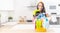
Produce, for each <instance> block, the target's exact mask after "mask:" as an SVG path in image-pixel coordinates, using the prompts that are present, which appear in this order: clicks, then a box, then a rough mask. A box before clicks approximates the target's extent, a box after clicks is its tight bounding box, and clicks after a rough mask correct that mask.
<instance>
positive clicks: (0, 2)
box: [0, 0, 14, 10]
mask: <svg viewBox="0 0 60 33" xmlns="http://www.w3.org/2000/svg"><path fill="white" fill-rule="evenodd" d="M0 10H14V0H0Z"/></svg>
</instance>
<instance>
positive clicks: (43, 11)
mask: <svg viewBox="0 0 60 33" xmlns="http://www.w3.org/2000/svg"><path fill="white" fill-rule="evenodd" d="M39 3H41V4H42V7H43V9H42V10H40V11H41V13H45V7H44V3H43V2H39ZM39 3H38V5H39ZM38 5H37V9H39V8H38Z"/></svg>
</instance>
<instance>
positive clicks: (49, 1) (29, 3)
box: [0, 0, 60, 21]
mask: <svg viewBox="0 0 60 33" xmlns="http://www.w3.org/2000/svg"><path fill="white" fill-rule="evenodd" d="M42 1H43V2H44V4H45V8H46V11H47V13H49V14H50V13H52V12H56V13H58V15H59V14H60V7H59V6H58V4H60V0H42ZM38 2H40V0H0V10H3V11H4V10H5V11H7V12H8V11H9V10H13V11H12V12H13V13H11V15H12V14H13V18H14V20H16V21H17V20H18V19H19V17H20V16H27V19H32V12H33V10H35V9H36V5H37V3H38ZM53 5H54V6H56V9H49V8H50V6H53ZM0 12H1V11H0ZM7 12H5V14H6V15H7ZM2 13H4V12H2ZM5 14H4V15H5ZM2 18H3V17H2ZM4 18H5V17H4ZM5 19H6V20H7V18H5ZM5 19H3V20H5ZM6 20H5V21H6Z"/></svg>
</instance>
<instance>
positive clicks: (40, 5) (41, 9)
mask: <svg viewBox="0 0 60 33" xmlns="http://www.w3.org/2000/svg"><path fill="white" fill-rule="evenodd" d="M41 13H45V17H49V16H48V14H47V13H46V11H45V7H44V3H43V2H39V3H38V4H37V9H36V10H34V11H33V17H34V19H35V18H36V17H37V16H38V15H39V14H41ZM43 20H44V19H40V21H39V20H38V21H37V22H36V21H35V25H37V27H38V25H39V26H40V28H43V26H42V22H43ZM41 21H42V22H41ZM35 28H36V26H35ZM40 28H39V29H40ZM37 29H38V28H37ZM39 29H38V30H39Z"/></svg>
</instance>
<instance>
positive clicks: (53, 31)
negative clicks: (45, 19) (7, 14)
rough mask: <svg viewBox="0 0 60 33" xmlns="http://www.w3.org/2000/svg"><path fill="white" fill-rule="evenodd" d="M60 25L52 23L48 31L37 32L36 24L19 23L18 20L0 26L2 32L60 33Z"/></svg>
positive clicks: (0, 32)
mask: <svg viewBox="0 0 60 33" xmlns="http://www.w3.org/2000/svg"><path fill="white" fill-rule="evenodd" d="M59 32H60V25H50V27H49V28H48V31H47V32H35V30H34V24H32V23H26V24H18V23H17V22H8V23H5V24H3V26H2V27H0V33H59Z"/></svg>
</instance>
